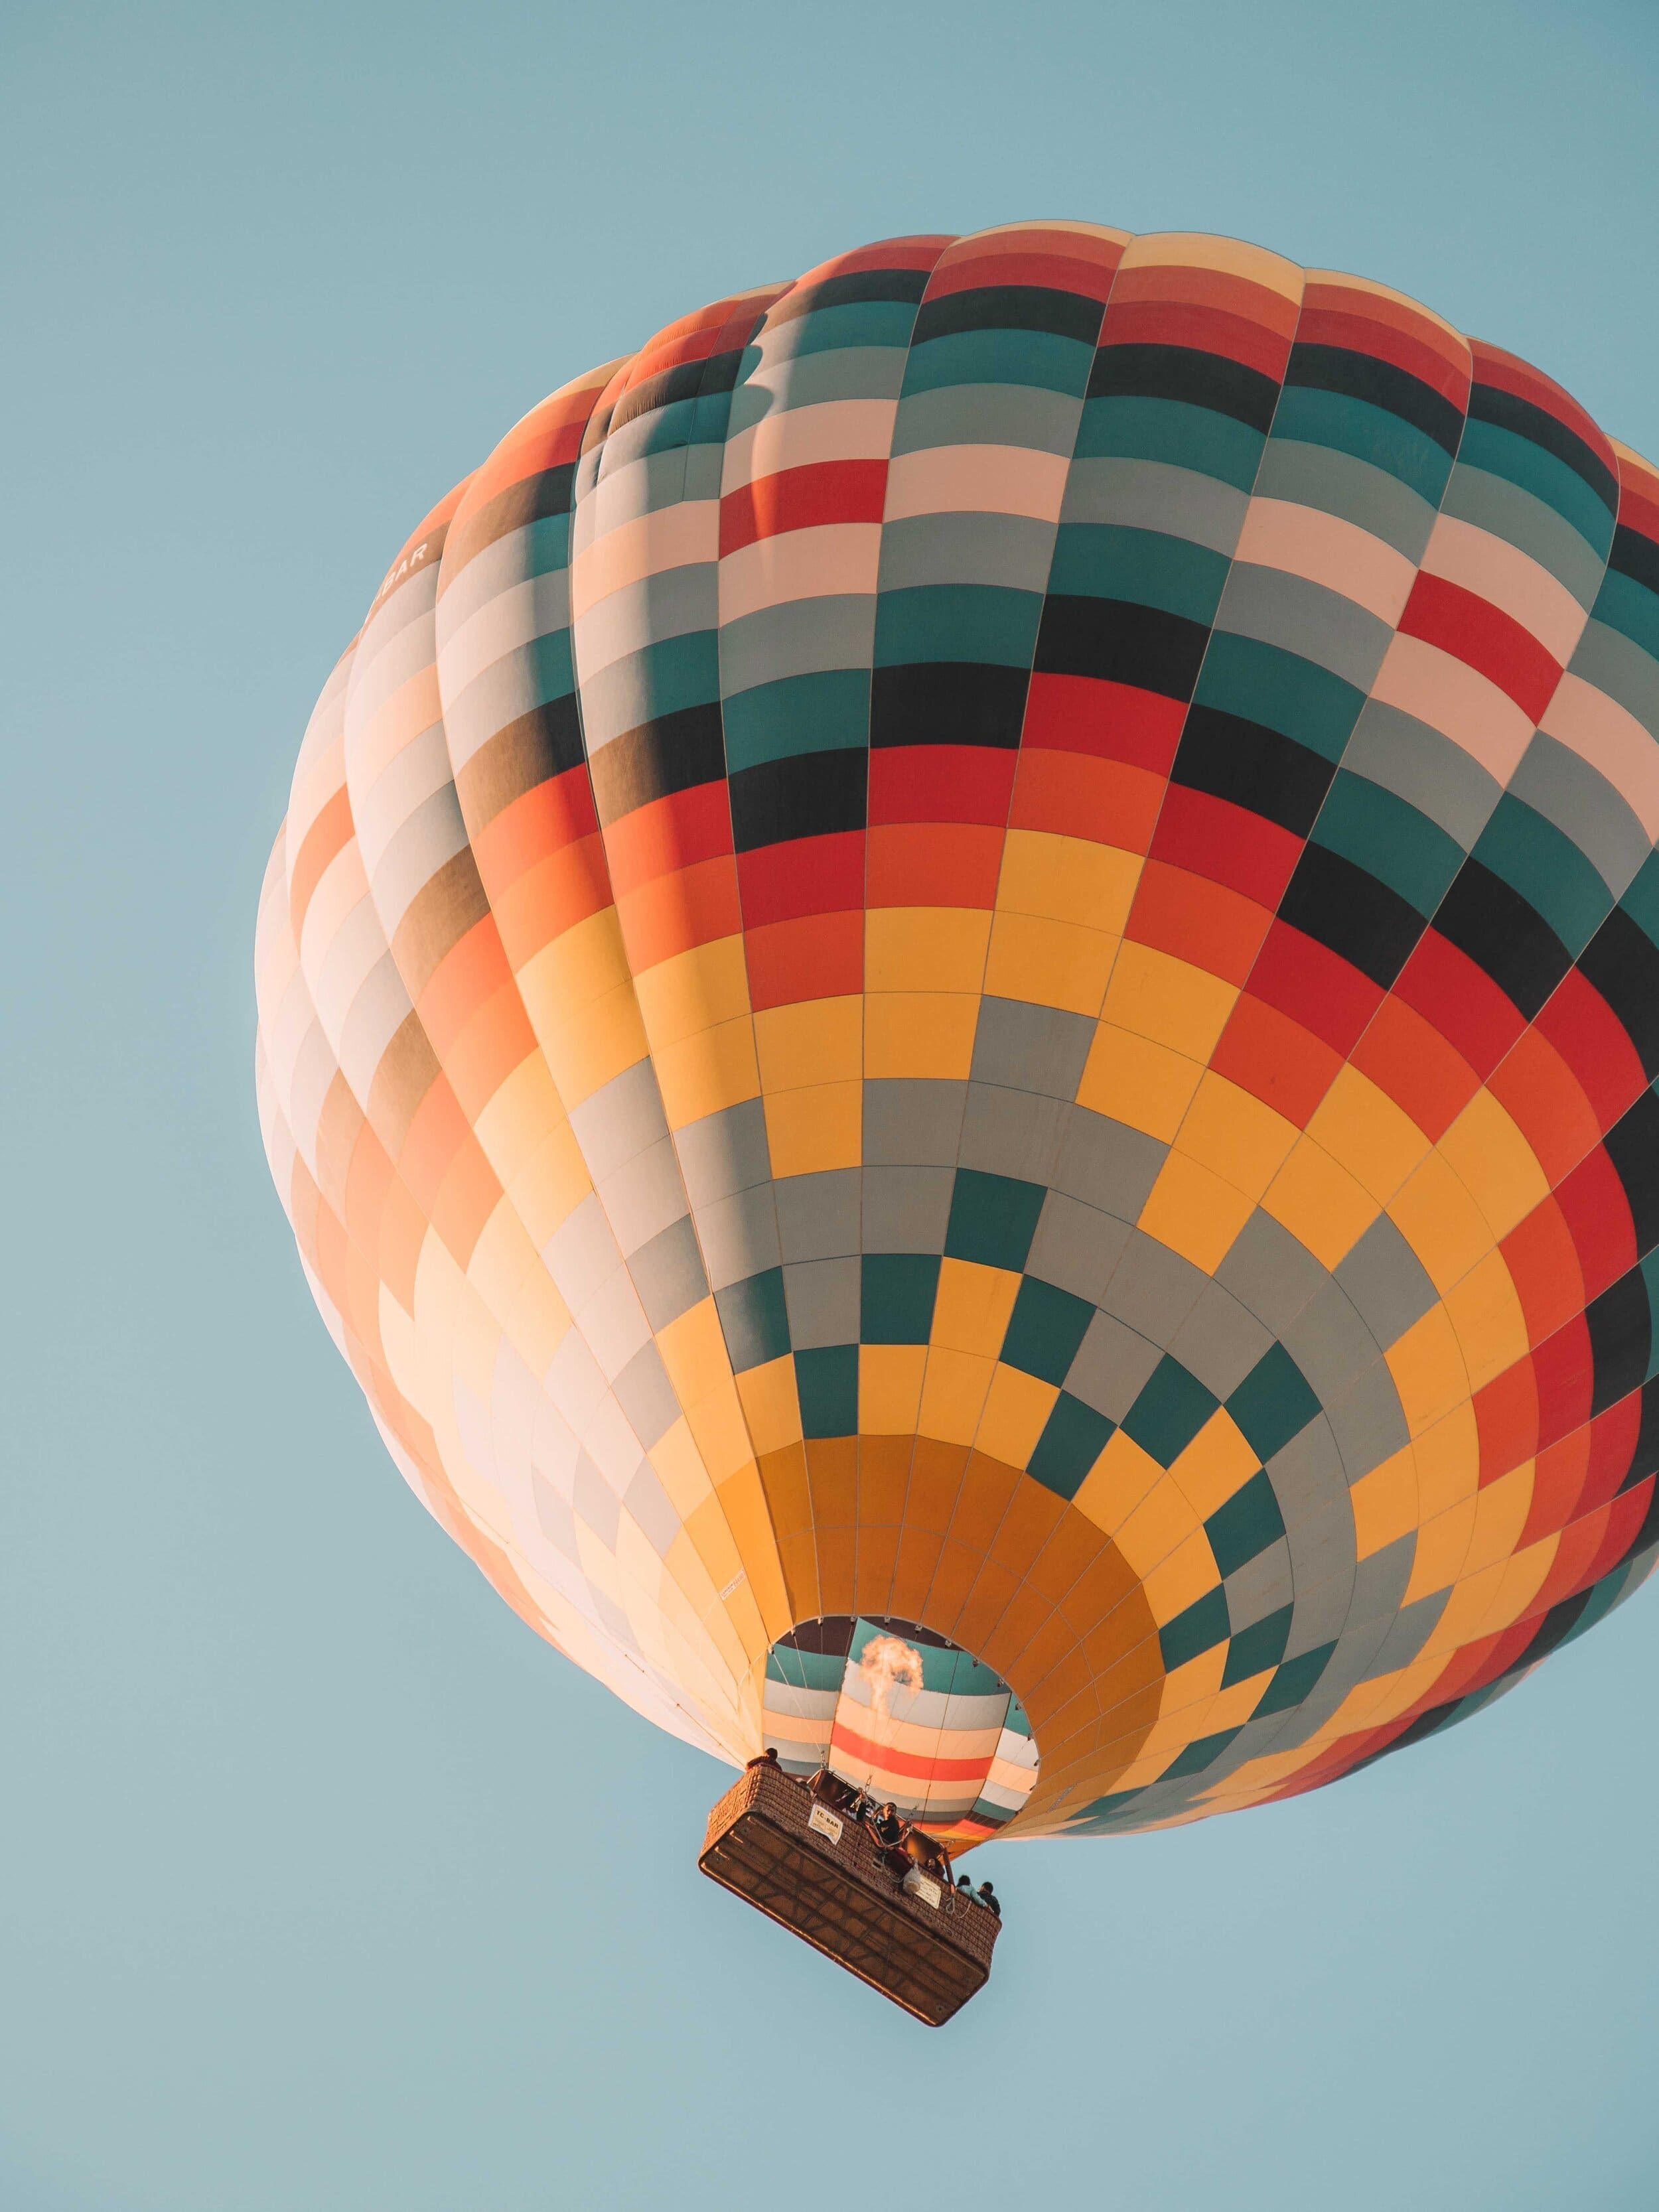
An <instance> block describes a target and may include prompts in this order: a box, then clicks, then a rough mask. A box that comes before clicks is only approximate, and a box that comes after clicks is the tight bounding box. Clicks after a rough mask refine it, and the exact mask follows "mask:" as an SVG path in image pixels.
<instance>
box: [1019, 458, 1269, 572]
mask: <svg viewBox="0 0 1659 2212" xmlns="http://www.w3.org/2000/svg"><path fill="white" fill-rule="evenodd" d="M1247 507H1249V494H1248V493H1245V492H1242V491H1239V490H1238V489H1237V488H1236V487H1235V486H1233V485H1232V484H1230V483H1222V482H1221V480H1220V478H1219V477H1206V476H1205V475H1204V474H1202V472H1201V471H1199V470H1197V469H1182V468H1176V466H1175V465H1173V464H1172V463H1170V462H1168V461H1132V460H1124V459H1118V458H1116V457H1115V456H1113V457H1108V458H1106V459H1087V460H1077V461H1073V463H1072V465H1071V468H1070V470H1069V471H1068V472H1067V474H1066V498H1065V502H1064V504H1063V505H1062V507H1061V508H1060V520H1061V521H1062V522H1064V523H1073V522H1096V523H1101V522H1103V523H1112V524H1115V525H1116V526H1117V527H1118V528H1120V529H1128V530H1155V531H1157V532H1159V533H1160V534H1161V535H1163V536H1164V537H1170V538H1188V539H1189V540H1190V541H1191V542H1192V544H1194V545H1207V546H1208V547H1209V549H1210V550H1211V551H1212V553H1225V554H1228V555H1231V552H1232V550H1233V548H1234V546H1235V545H1237V543H1238V533H1239V532H1240V530H1241V529H1242V528H1243V523H1244V514H1245V510H1246V508H1247Z"/></svg>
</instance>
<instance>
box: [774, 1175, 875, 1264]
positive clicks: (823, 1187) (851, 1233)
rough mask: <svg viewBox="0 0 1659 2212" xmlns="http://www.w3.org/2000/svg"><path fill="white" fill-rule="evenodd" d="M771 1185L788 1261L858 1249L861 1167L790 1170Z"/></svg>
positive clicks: (832, 1256)
mask: <svg viewBox="0 0 1659 2212" xmlns="http://www.w3.org/2000/svg"><path fill="white" fill-rule="evenodd" d="M772 1188H773V1195H774V1197H775V1199H776V1200H777V1208H778V1244H779V1249H781V1252H782V1254H783V1256H784V1259H785V1260H786V1261H789V1260H832V1259H835V1258H836V1256H837V1255H840V1254H842V1253H846V1252H856V1251H857V1250H858V1249H859V1224H860V1213H861V1209H862V1198H861V1194H860V1176H859V1170H857V1169H856V1168H832V1169H829V1170H827V1171H826V1172H824V1173H823V1174H821V1175H806V1176H784V1177H783V1178H782V1179H781V1181H780V1182H776V1183H775V1184H774V1185H773V1187H772Z"/></svg>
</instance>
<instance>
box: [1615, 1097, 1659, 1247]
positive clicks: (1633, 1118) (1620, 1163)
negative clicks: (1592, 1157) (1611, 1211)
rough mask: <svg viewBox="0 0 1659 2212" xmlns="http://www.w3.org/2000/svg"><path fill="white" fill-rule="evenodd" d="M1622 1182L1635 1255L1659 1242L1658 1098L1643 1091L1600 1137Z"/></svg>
mask: <svg viewBox="0 0 1659 2212" xmlns="http://www.w3.org/2000/svg"><path fill="white" fill-rule="evenodd" d="M1602 1143H1603V1144H1604V1145H1605V1146H1606V1147H1607V1158H1609V1159H1610V1160H1611V1161H1612V1162H1613V1167H1614V1170H1616V1172H1617V1174H1618V1176H1619V1180H1620V1182H1621V1183H1623V1185H1624V1186H1625V1198H1626V1202H1627V1204H1628V1205H1629V1206H1630V1212H1631V1219H1632V1223H1633V1224H1634V1225H1635V1229H1636V1249H1637V1252H1638V1255H1640V1254H1644V1253H1648V1252H1651V1251H1652V1249H1653V1248H1654V1246H1655V1245H1656V1244H1659V1098H1656V1097H1655V1096H1654V1094H1653V1092H1652V1091H1644V1092H1643V1093H1642V1095H1641V1097H1639V1098H1638V1100H1637V1102H1636V1103H1635V1104H1634V1105H1633V1106H1632V1107H1631V1108H1630V1109H1628V1111H1627V1112H1626V1113H1625V1114H1624V1115H1621V1116H1620V1119H1619V1120H1618V1121H1615V1122H1614V1123H1613V1127H1612V1128H1611V1129H1609V1130H1608V1131H1607V1135H1606V1136H1605V1137H1604V1138H1603V1139H1602Z"/></svg>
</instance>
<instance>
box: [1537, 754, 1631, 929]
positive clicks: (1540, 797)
mask: <svg viewBox="0 0 1659 2212" xmlns="http://www.w3.org/2000/svg"><path fill="white" fill-rule="evenodd" d="M1510 793H1511V795H1512V796H1513V797H1515V798H1516V799H1524V800H1525V801H1526V803H1527V805H1528V806H1531V807H1533V808H1534V809H1535V810H1536V811H1538V812H1539V813H1540V814H1541V815H1543V816H1544V817H1546V819H1547V820H1548V821H1551V822H1553V823H1554V824H1555V826H1556V828H1557V829H1559V830H1560V831H1561V832H1562V833H1563V834H1564V835H1565V836H1567V837H1569V838H1571V841H1572V842H1573V843H1574V844H1575V845H1577V848H1578V849H1579V851H1580V852H1581V853H1582V854H1583V855H1584V858H1585V859H1586V860H1588V861H1589V863H1590V865H1591V866H1593V867H1594V868H1595V872H1596V873H1597V874H1598V875H1599V876H1600V877H1601V880H1602V882H1603V883H1604V884H1606V885H1607V890H1608V891H1609V892H1610V893H1611V895H1612V896H1613V897H1614V898H1619V897H1620V896H1622V894H1623V893H1624V891H1625V890H1626V886H1627V885H1628V884H1629V883H1630V881H1631V878H1632V877H1633V876H1634V875H1635V873H1636V872H1637V870H1638V868H1639V867H1640V866H1642V864H1643V862H1644V860H1646V859H1647V857H1648V854H1650V852H1651V851H1652V849H1653V848H1652V846H1651V844H1650V842H1649V838H1648V833H1647V831H1646V830H1645V829H1644V828H1643V827H1642V825H1641V823H1639V822H1638V820H1637V818H1636V817H1635V815H1634V814H1632V811H1631V810H1630V808H1629V807H1628V806H1627V805H1626V804H1625V802H1624V800H1623V799H1621V798H1620V795H1619V793H1617V791H1615V790H1614V789H1613V786H1612V785H1611V784H1610V783H1608V782H1607V781H1606V779H1605V778H1604V777H1602V776H1600V775H1597V774H1596V772H1595V769H1593V768H1592V767H1591V766H1590V764H1589V762H1588V761H1583V760H1580V759H1579V757H1578V756H1577V753H1575V752H1572V751H1571V750H1569V749H1568V748H1567V747H1566V746H1565V745H1564V744H1558V743H1557V741H1556V740H1555V739H1554V738H1549V737H1546V736H1545V734H1544V732H1542V731H1541V730H1540V731H1538V732H1536V733H1535V734H1534V738H1533V740H1532V743H1531V744H1529V745H1528V747H1527V750H1526V751H1525V752H1524V753H1523V754H1522V757H1521V765H1520V767H1519V768H1517V769H1516V771H1515V774H1514V775H1513V776H1512V777H1511V778H1510Z"/></svg>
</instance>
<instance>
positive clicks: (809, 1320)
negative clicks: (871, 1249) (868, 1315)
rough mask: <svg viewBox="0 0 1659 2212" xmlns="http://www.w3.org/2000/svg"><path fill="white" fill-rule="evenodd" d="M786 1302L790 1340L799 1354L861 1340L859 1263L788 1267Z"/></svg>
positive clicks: (812, 1263) (809, 1262)
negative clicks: (830, 1345) (826, 1346)
mask: <svg viewBox="0 0 1659 2212" xmlns="http://www.w3.org/2000/svg"><path fill="white" fill-rule="evenodd" d="M783 1300H784V1304H785V1306H786V1308H787V1310H788V1315H789V1340H790V1343H791V1344H792V1345H793V1346H794V1348H795V1350H796V1351H797V1352H814V1351H817V1350H818V1349H819V1348H820V1347H821V1346H824V1345H829V1344H856V1343H857V1342H858V1340H859V1263H858V1261H857V1260H856V1259H855V1258H854V1259H842V1260H805V1261H794V1262H793V1263H789V1264H787V1265H786V1266H785V1267H784V1271H783Z"/></svg>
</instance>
